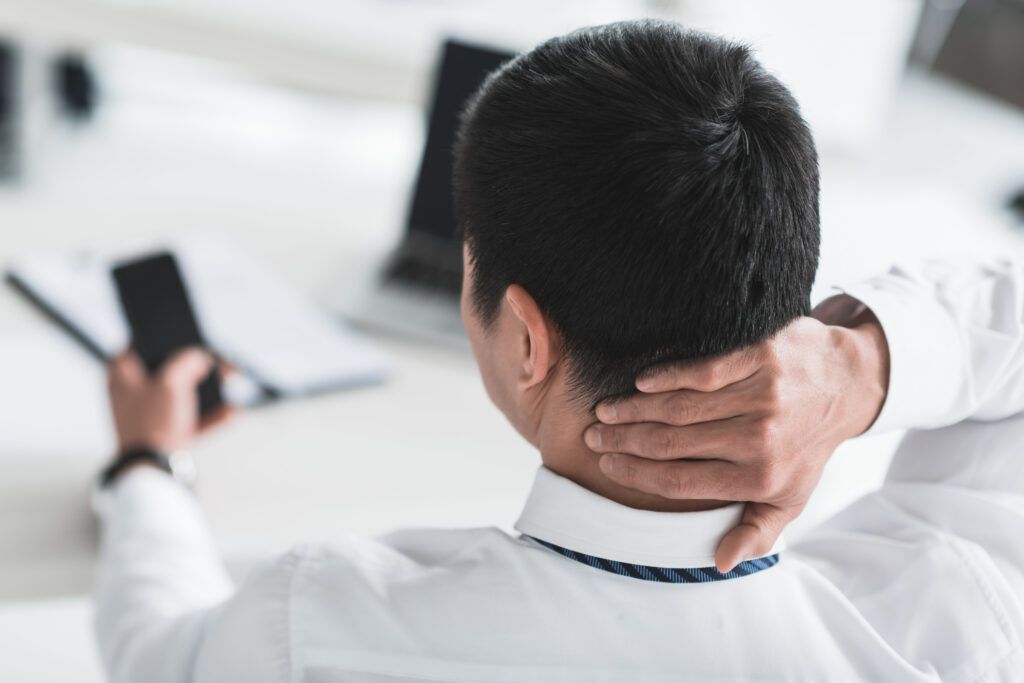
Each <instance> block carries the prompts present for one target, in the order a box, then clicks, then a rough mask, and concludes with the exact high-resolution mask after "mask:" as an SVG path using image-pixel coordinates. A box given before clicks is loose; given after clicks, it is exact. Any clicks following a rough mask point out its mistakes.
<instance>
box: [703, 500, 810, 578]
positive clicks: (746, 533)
mask: <svg viewBox="0 0 1024 683" xmlns="http://www.w3.org/2000/svg"><path fill="white" fill-rule="evenodd" d="M798 514H799V510H798V509H795V508H780V507H776V506H774V505H768V504H766V503H747V505H746V507H745V508H744V510H743V517H742V518H741V520H740V523H739V525H737V526H736V527H735V528H734V529H732V530H731V531H730V532H729V533H727V534H726V535H725V537H723V538H722V540H721V541H720V542H719V544H718V549H717V550H716V551H715V567H716V568H717V569H718V571H720V572H723V573H725V572H728V571H732V568H733V567H735V566H736V565H738V564H739V563H740V562H743V561H744V560H749V559H753V558H758V557H763V556H765V555H767V554H768V553H769V552H771V549H772V547H773V546H774V545H775V542H776V541H777V540H778V538H779V535H780V534H781V533H782V530H783V529H784V528H785V527H786V525H787V524H789V523H790V522H791V521H793V519H794V518H796V516H797V515H798Z"/></svg>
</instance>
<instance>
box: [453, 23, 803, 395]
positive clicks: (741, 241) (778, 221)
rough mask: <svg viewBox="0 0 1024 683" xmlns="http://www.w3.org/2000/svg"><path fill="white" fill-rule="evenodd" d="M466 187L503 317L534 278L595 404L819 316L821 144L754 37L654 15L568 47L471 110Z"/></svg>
mask: <svg viewBox="0 0 1024 683" xmlns="http://www.w3.org/2000/svg"><path fill="white" fill-rule="evenodd" d="M454 187H455V207H456V215H457V217H458V220H459V225H460V227H461V229H462V231H463V238H464V239H465V240H466V242H467V244H468V247H469V255H470V258H471V260H472V262H473V266H474V271H475V277H474V288H473V292H472V293H471V294H472V301H473V305H474V306H475V308H476V311H477V313H478V315H479V316H480V318H481V319H482V321H483V323H484V325H485V327H488V326H490V325H491V324H492V323H493V321H494V319H495V317H496V315H497V312H498V310H499V307H500V305H501V300H502V298H503V296H504V293H505V291H506V289H507V288H508V286H509V285H512V284H519V285H521V286H522V287H523V288H525V289H526V290H527V291H528V292H529V293H530V294H531V295H532V296H533V297H534V299H535V300H536V301H537V304H538V305H539V306H540V308H541V309H542V310H543V311H544V312H545V313H546V314H547V315H548V317H549V318H550V319H551V321H552V322H553V324H554V326H555V327H556V329H557V331H558V332H559V334H560V335H561V337H562V339H563V342H564V349H565V352H566V353H567V355H568V358H569V368H570V375H569V376H570V381H571V383H572V385H573V386H574V387H575V389H577V390H578V394H577V395H578V396H580V397H582V398H584V399H586V400H587V401H588V402H590V403H591V404H592V403H593V402H594V401H596V400H599V399H601V398H604V397H607V396H611V395H617V394H622V393H628V392H630V391H632V390H633V387H634V382H635V379H636V377H637V375H638V374H639V373H640V372H641V371H642V370H643V369H644V368H646V367H648V366H650V365H653V364H655V363H659V362H661V361H665V360H690V359H699V358H704V357H708V356H713V355H717V354H722V353H725V352H729V351H732V350H734V349H738V348H740V347H743V346H745V345H748V344H752V343H755V342H759V341H762V340H764V339H767V338H768V337H770V336H771V335H773V334H774V333H775V332H777V331H778V330H780V329H781V328H782V327H784V326H785V325H786V324H787V323H788V322H790V321H791V320H793V319H794V318H796V317H798V316H800V315H804V314H806V313H807V312H808V310H809V304H810V289H811V284H812V282H813V280H814V273H815V270H816V268H817V260H818V242H819V221H818V160H817V153H816V152H815V148H814V141H813V139H812V137H811V133H810V131H809V129H808V126H807V124H806V123H805V122H804V120H803V118H802V117H801V115H800V111H799V108H798V106H797V103H796V101H795V100H794V99H793V96H792V95H791V94H790V93H789V91H788V90H787V89H786V88H785V86H783V85H782V83H780V82H779V81H778V80H777V79H776V78H775V77H773V76H772V75H770V74H769V73H768V72H766V71H765V70H764V69H763V68H762V67H761V65H760V64H759V63H758V62H757V61H756V60H755V59H754V57H753V56H752V54H751V51H750V50H749V49H748V48H747V47H745V46H743V45H739V44H736V43H733V42H729V41H727V40H724V39H722V38H718V37H715V36H712V35H708V34H705V33H700V32H696V31H691V30H686V29H684V28H683V27H681V26H679V25H678V24H674V23H670V22H663V21H650V20H644V21H627V22H621V23H615V24H608V25H605V26H598V27H592V28H586V29H581V30H579V31H576V32H573V33H570V34H568V35H565V36H562V37H559V38H554V39H551V40H548V41H547V42H545V43H543V44H541V45H540V46H538V47H537V48H535V49H534V50H532V51H530V52H528V53H525V54H523V55H520V56H519V57H517V58H515V59H514V60H512V61H510V62H509V63H507V64H505V65H504V66H503V67H502V68H501V69H499V70H498V71H496V72H495V73H493V74H491V75H490V76H489V77H488V79H487V80H486V81H485V82H484V84H483V85H482V86H481V88H480V90H479V91H478V92H477V94H476V95H475V96H474V97H473V98H472V99H471V100H470V102H469V103H468V105H467V107H466V109H465V111H464V112H463V117H462V122H461V126H460V131H459V136H458V140H457V143H456V146H455V177H454Z"/></svg>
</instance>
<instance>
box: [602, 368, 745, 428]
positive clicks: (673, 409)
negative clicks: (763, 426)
mask: <svg viewBox="0 0 1024 683" xmlns="http://www.w3.org/2000/svg"><path fill="white" fill-rule="evenodd" d="M753 379H754V378H753V377H748V378H747V379H744V380H742V381H740V382H737V383H735V384H731V385H729V386H727V387H724V388H722V389H719V390H718V391H711V392H704V391H693V390H690V389H681V390H679V391H670V392H664V393H659V394H634V395H633V396H630V397H628V398H623V399H620V400H615V401H606V402H604V403H600V404H598V406H597V411H596V412H597V419H599V420H600V421H601V422H604V423H605V424H622V423H627V422H662V423H664V424H670V425H679V426H682V425H688V424H694V423H696V422H711V421H713V420H724V419H727V418H730V417H736V416H738V415H744V414H746V413H749V412H751V410H752V409H753V405H752V403H753V400H754V399H756V398H757V394H756V391H755V387H754V385H753V381H752V380H753Z"/></svg>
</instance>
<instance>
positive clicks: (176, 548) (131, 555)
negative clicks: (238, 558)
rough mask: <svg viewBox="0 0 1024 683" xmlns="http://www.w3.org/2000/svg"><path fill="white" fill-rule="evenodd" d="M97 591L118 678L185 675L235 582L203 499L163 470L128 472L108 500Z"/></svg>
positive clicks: (106, 650)
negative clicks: (219, 549)
mask: <svg viewBox="0 0 1024 683" xmlns="http://www.w3.org/2000/svg"><path fill="white" fill-rule="evenodd" d="M101 521H102V537H101V546H100V561H99V569H98V581H97V594H96V629H97V638H98V641H99V646H100V651H101V654H102V656H103V660H104V662H105V664H106V666H107V669H108V671H109V673H110V676H111V678H112V680H115V681H120V680H125V681H127V680H133V681H138V680H146V681H154V682H156V681H164V680H167V681H171V680H175V681H179V680H188V679H189V677H190V676H189V670H190V668H191V666H192V663H193V660H194V658H195V652H196V648H197V647H198V643H199V639H200V637H201V634H202V632H203V624H204V622H205V620H206V619H207V618H208V616H209V614H210V610H211V608H213V607H215V606H216V605H218V604H220V603H221V602H223V601H224V600H225V599H226V598H227V597H228V596H229V595H230V593H231V590H232V586H231V582H230V580H229V579H228V576H227V573H226V572H225V570H224V567H223V564H222V563H221V561H220V559H219V557H218V556H217V552H216V549H215V547H214V545H213V542H212V540H211V538H210V535H209V532H208V530H207V528H206V524H205V521H204V520H203V517H202V514H201V511H200V509H199V506H198V503H197V502H196V501H195V499H194V497H193V496H192V494H191V493H189V492H188V491H186V490H185V489H184V488H183V487H181V485H180V484H178V483H177V482H175V481H174V480H172V479H171V478H170V477H168V476H167V475H165V474H163V473H162V472H159V471H156V470H151V469H148V468H140V469H138V470H134V471H131V472H128V473H126V474H125V475H124V477H123V479H122V480H121V481H119V482H118V483H117V484H116V485H115V488H114V490H113V491H112V492H111V493H110V494H109V497H108V498H107V499H106V501H105V509H104V510H103V511H102V513H101Z"/></svg>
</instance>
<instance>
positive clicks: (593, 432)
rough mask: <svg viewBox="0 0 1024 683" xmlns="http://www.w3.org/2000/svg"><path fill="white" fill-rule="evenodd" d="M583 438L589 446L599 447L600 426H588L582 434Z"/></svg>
mask: <svg viewBox="0 0 1024 683" xmlns="http://www.w3.org/2000/svg"><path fill="white" fill-rule="evenodd" d="M583 440H584V441H586V442H587V445H588V446H590V447H591V448H600V447H601V428H600V427H590V428H589V429H587V431H586V432H584V434H583Z"/></svg>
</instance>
